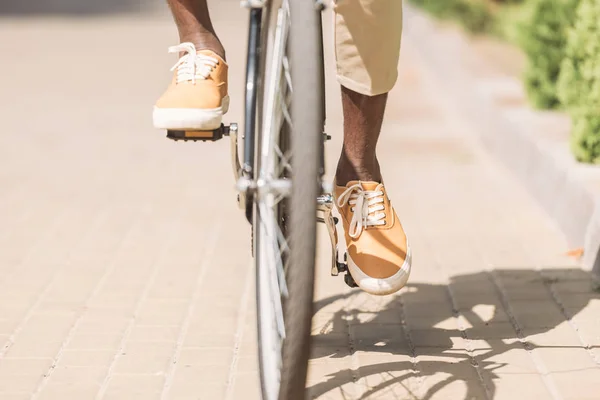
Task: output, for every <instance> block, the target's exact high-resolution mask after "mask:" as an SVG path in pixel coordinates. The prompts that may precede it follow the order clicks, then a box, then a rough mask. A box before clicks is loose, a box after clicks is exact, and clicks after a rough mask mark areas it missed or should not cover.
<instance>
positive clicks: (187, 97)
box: [153, 43, 229, 131]
mask: <svg viewBox="0 0 600 400" xmlns="http://www.w3.org/2000/svg"><path fill="white" fill-rule="evenodd" d="M179 52H185V54H184V55H183V57H181V58H180V59H179V61H178V62H177V64H175V66H173V68H172V69H171V70H172V71H175V73H174V76H173V81H172V82H171V84H170V85H169V87H168V88H167V90H166V92H165V93H164V94H163V95H162V97H161V98H160V99H158V101H157V102H156V105H155V106H154V114H153V120H154V127H156V128H158V129H177V130H185V129H189V130H207V131H208V130H213V129H217V128H218V127H219V126H221V121H222V119H223V114H225V113H226V112H227V111H228V109H229V96H228V94H227V69H228V67H227V64H226V63H225V61H224V60H223V59H222V58H221V57H219V56H218V55H217V54H215V53H214V52H213V51H211V50H199V51H196V47H195V46H194V45H193V44H192V43H181V44H180V45H178V46H173V47H171V48H169V53H179Z"/></svg>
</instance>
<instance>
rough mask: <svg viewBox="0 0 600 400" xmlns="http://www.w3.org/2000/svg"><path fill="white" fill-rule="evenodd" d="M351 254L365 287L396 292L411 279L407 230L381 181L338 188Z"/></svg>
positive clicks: (360, 283) (350, 268) (357, 279)
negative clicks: (405, 230) (403, 226)
mask: <svg viewBox="0 0 600 400" xmlns="http://www.w3.org/2000/svg"><path fill="white" fill-rule="evenodd" d="M334 192H335V193H334V195H335V199H336V202H335V203H336V206H337V210H338V211H339V213H340V216H341V221H342V227H343V230H344V235H343V236H341V235H340V236H341V237H344V238H345V241H346V248H347V254H348V258H347V261H348V271H349V272H350V274H351V275H352V278H353V279H354V281H355V282H356V284H357V285H358V287H360V288H361V289H362V290H364V291H365V292H367V293H370V294H374V295H385V294H391V293H395V292H397V291H398V290H400V289H402V287H404V285H406V282H407V281H408V276H409V275H410V268H411V252H410V248H409V246H408V241H407V239H406V234H405V233H404V229H403V228H402V224H400V220H399V219H398V216H397V215H396V212H395V211H394V209H393V207H392V205H391V203H390V200H389V198H388V196H387V193H386V191H385V187H384V186H383V184H381V183H377V182H360V181H351V182H348V184H347V185H346V186H337V185H336V187H335V191H334Z"/></svg>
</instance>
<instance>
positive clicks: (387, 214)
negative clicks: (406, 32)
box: [335, 0, 411, 295]
mask: <svg viewBox="0 0 600 400" xmlns="http://www.w3.org/2000/svg"><path fill="white" fill-rule="evenodd" d="M335 9H336V28H335V29H336V31H335V33H336V40H335V44H336V58H337V72H338V80H339V82H340V83H341V85H342V105H343V110H344V145H343V148H342V154H341V157H340V160H339V163H338V167H337V171H336V182H335V183H336V188H335V198H336V203H337V207H338V210H339V212H340V215H341V222H342V225H343V228H344V237H345V244H346V252H347V261H348V270H349V271H350V274H351V275H352V277H353V278H354V281H355V282H356V283H357V284H358V286H359V287H360V288H361V289H363V290H365V291H366V292H369V293H372V294H377V295H383V294H390V293H394V292H397V291H398V290H400V289H401V288H402V287H403V286H404V285H405V284H406V282H407V280H408V276H409V275H410V269H411V253H410V249H409V247H408V240H407V238H406V235H405V233H404V229H403V228H402V225H401V223H400V221H399V219H398V216H397V215H396V212H395V211H394V208H393V207H392V204H391V202H390V200H389V198H388V195H387V190H386V188H385V186H384V185H383V183H382V182H383V181H382V174H381V171H380V169H379V162H378V161H377V154H376V148H377V140H378V139H379V133H380V131H381V125H382V123H383V115H384V113H385V106H386V102H387V93H388V92H389V91H390V90H391V89H392V87H393V86H394V84H395V83H396V79H397V77H398V57H399V53H400V38H401V33H402V2H401V1H399V0H338V1H337V3H336V8H335Z"/></svg>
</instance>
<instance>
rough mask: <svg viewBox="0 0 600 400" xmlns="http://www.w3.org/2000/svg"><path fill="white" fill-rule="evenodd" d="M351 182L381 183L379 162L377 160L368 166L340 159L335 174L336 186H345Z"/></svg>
mask: <svg viewBox="0 0 600 400" xmlns="http://www.w3.org/2000/svg"><path fill="white" fill-rule="evenodd" d="M350 181H370V182H381V181H382V178H381V170H380V168H379V162H378V161H377V160H375V161H374V162H373V163H368V164H365V163H351V162H349V161H345V160H341V159H340V162H339V163H338V166H337V170H336V173H335V184H336V185H338V186H345V185H347V184H348V182H350Z"/></svg>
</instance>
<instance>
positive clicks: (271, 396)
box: [253, 0, 324, 400]
mask: <svg viewBox="0 0 600 400" xmlns="http://www.w3.org/2000/svg"><path fill="white" fill-rule="evenodd" d="M282 3H283V4H286V3H287V4H289V6H290V11H291V12H290V13H289V20H290V21H289V22H290V27H289V28H290V33H289V36H288V40H287V45H286V50H287V53H286V54H289V55H290V58H289V72H290V75H291V81H292V84H291V86H292V87H293V92H292V94H291V99H292V100H291V106H292V107H291V108H292V109H291V120H292V127H291V132H287V133H288V134H289V133H291V134H290V136H289V137H286V135H285V134H281V136H280V139H281V141H279V142H278V145H279V147H280V150H282V151H283V152H284V154H285V151H287V150H288V146H290V145H291V150H292V154H293V155H292V157H291V160H290V164H291V167H292V168H291V182H292V185H291V196H289V198H287V199H286V200H285V201H283V202H282V206H278V208H277V211H276V212H271V211H268V208H267V207H266V206H265V205H264V204H261V201H262V200H261V199H260V198H256V201H255V204H254V213H253V214H254V241H255V243H254V246H255V260H256V278H257V282H256V285H257V294H256V295H257V314H258V315H257V316H258V336H259V363H260V369H261V388H262V393H263V399H264V400H275V399H277V400H303V399H304V398H305V385H306V375H307V369H308V359H309V356H310V333H311V321H312V313H313V289H314V269H315V256H316V223H317V222H316V213H317V204H316V199H317V196H318V195H319V194H320V193H321V176H322V165H321V156H322V151H323V135H322V133H323V125H324V110H323V108H322V107H321V105H322V103H323V101H324V94H323V86H324V84H323V74H322V68H323V66H322V63H323V54H322V36H321V26H320V22H321V20H320V18H321V16H320V10H319V9H317V8H316V7H315V3H313V2H311V1H296V0H284V1H283V2H282V1H277V0H274V1H272V2H270V3H269V5H268V6H267V7H270V9H269V10H268V11H269V12H267V13H266V15H271V16H274V14H276V13H275V12H274V11H276V10H277V9H279V6H280V5H281V4H282ZM272 21H273V20H272V18H271V20H270V21H266V22H265V23H266V24H267V25H268V26H267V29H269V30H270V31H271V32H272V31H273V29H274V27H273V24H272ZM298 38H300V40H296V39H298ZM271 45H272V44H271ZM263 47H264V48H267V47H268V44H266V43H264V46H263ZM309 59H310V60H309ZM307 67H309V68H307ZM262 89H263V91H266V90H269V88H268V87H266V85H264V86H263V88H262ZM262 97H263V99H267V98H268V97H269V96H267V95H264V96H262ZM264 108H265V110H266V111H267V112H266V113H265V115H263V118H265V122H264V123H263V124H262V126H263V128H265V127H268V126H269V124H268V122H269V121H266V119H267V118H274V116H271V115H267V114H268V110H269V109H268V107H264ZM263 131H264V132H266V131H267V129H266V128H265V129H263ZM264 132H263V135H262V136H263V137H262V138H261V139H262V140H258V141H257V142H261V141H262V142H265V141H266V140H267V139H265V135H266V133H264ZM263 148H264V144H263ZM257 149H258V145H257ZM265 154H266V156H264V155H263V164H264V163H265V162H264V161H265V157H266V160H267V161H268V160H269V157H275V154H272V155H269V154H268V152H267V153H265ZM256 160H257V171H258V173H259V177H260V176H264V175H268V174H269V173H272V172H273V171H268V170H266V169H267V168H266V166H265V165H261V162H260V160H261V157H258V156H257V157H256ZM267 163H268V162H267ZM261 209H262V210H263V211H261ZM267 219H268V221H267ZM274 220H276V223H277V224H278V229H280V232H285V234H286V238H289V254H287V257H286V260H285V265H286V268H285V286H286V288H285V289H286V290H285V291H287V297H285V296H282V297H281V307H282V314H283V322H284V326H285V338H284V339H282V342H281V348H280V350H279V351H280V356H281V358H280V359H279V360H278V362H280V364H279V365H277V368H278V373H279V375H278V377H275V376H274V374H275V372H274V371H275V369H274V367H273V362H275V361H274V360H275V358H274V357H273V355H272V353H273V351H272V348H273V346H274V343H273V342H274V339H273V338H272V336H273V331H274V330H275V329H276V327H275V326H274V325H276V318H275V316H274V314H276V312H275V311H274V310H273V309H275V308H276V305H273V304H270V303H273V298H272V297H271V298H269V293H270V295H271V296H274V294H273V293H272V292H269V285H270V283H272V280H273V276H272V274H271V275H269V271H268V270H267V265H266V264H267V262H266V260H268V259H271V258H272V257H275V256H276V255H273V254H269V253H268V252H269V251H276V250H272V249H276V248H277V246H272V245H269V244H268V243H265V241H269V240H271V241H272V240H273V235H272V234H271V236H270V237H269V235H266V234H265V231H267V230H269V224H274V223H275V222H273V221H274ZM288 233H289V236H288ZM270 249H271V250H270ZM280 257H281V260H282V262H283V257H284V256H283V255H280ZM269 280H271V282H269ZM272 286H273V285H272V284H271V287H272ZM279 289H280V290H281V291H284V290H283V289H282V288H281V287H279ZM284 297H285V298H284ZM276 300H277V299H275V301H276ZM271 307H273V309H272V308H271ZM277 378H278V379H279V382H278V386H279V387H278V388H277V389H276V388H275V387H274V383H273V382H274V381H273V380H274V379H277Z"/></svg>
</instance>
